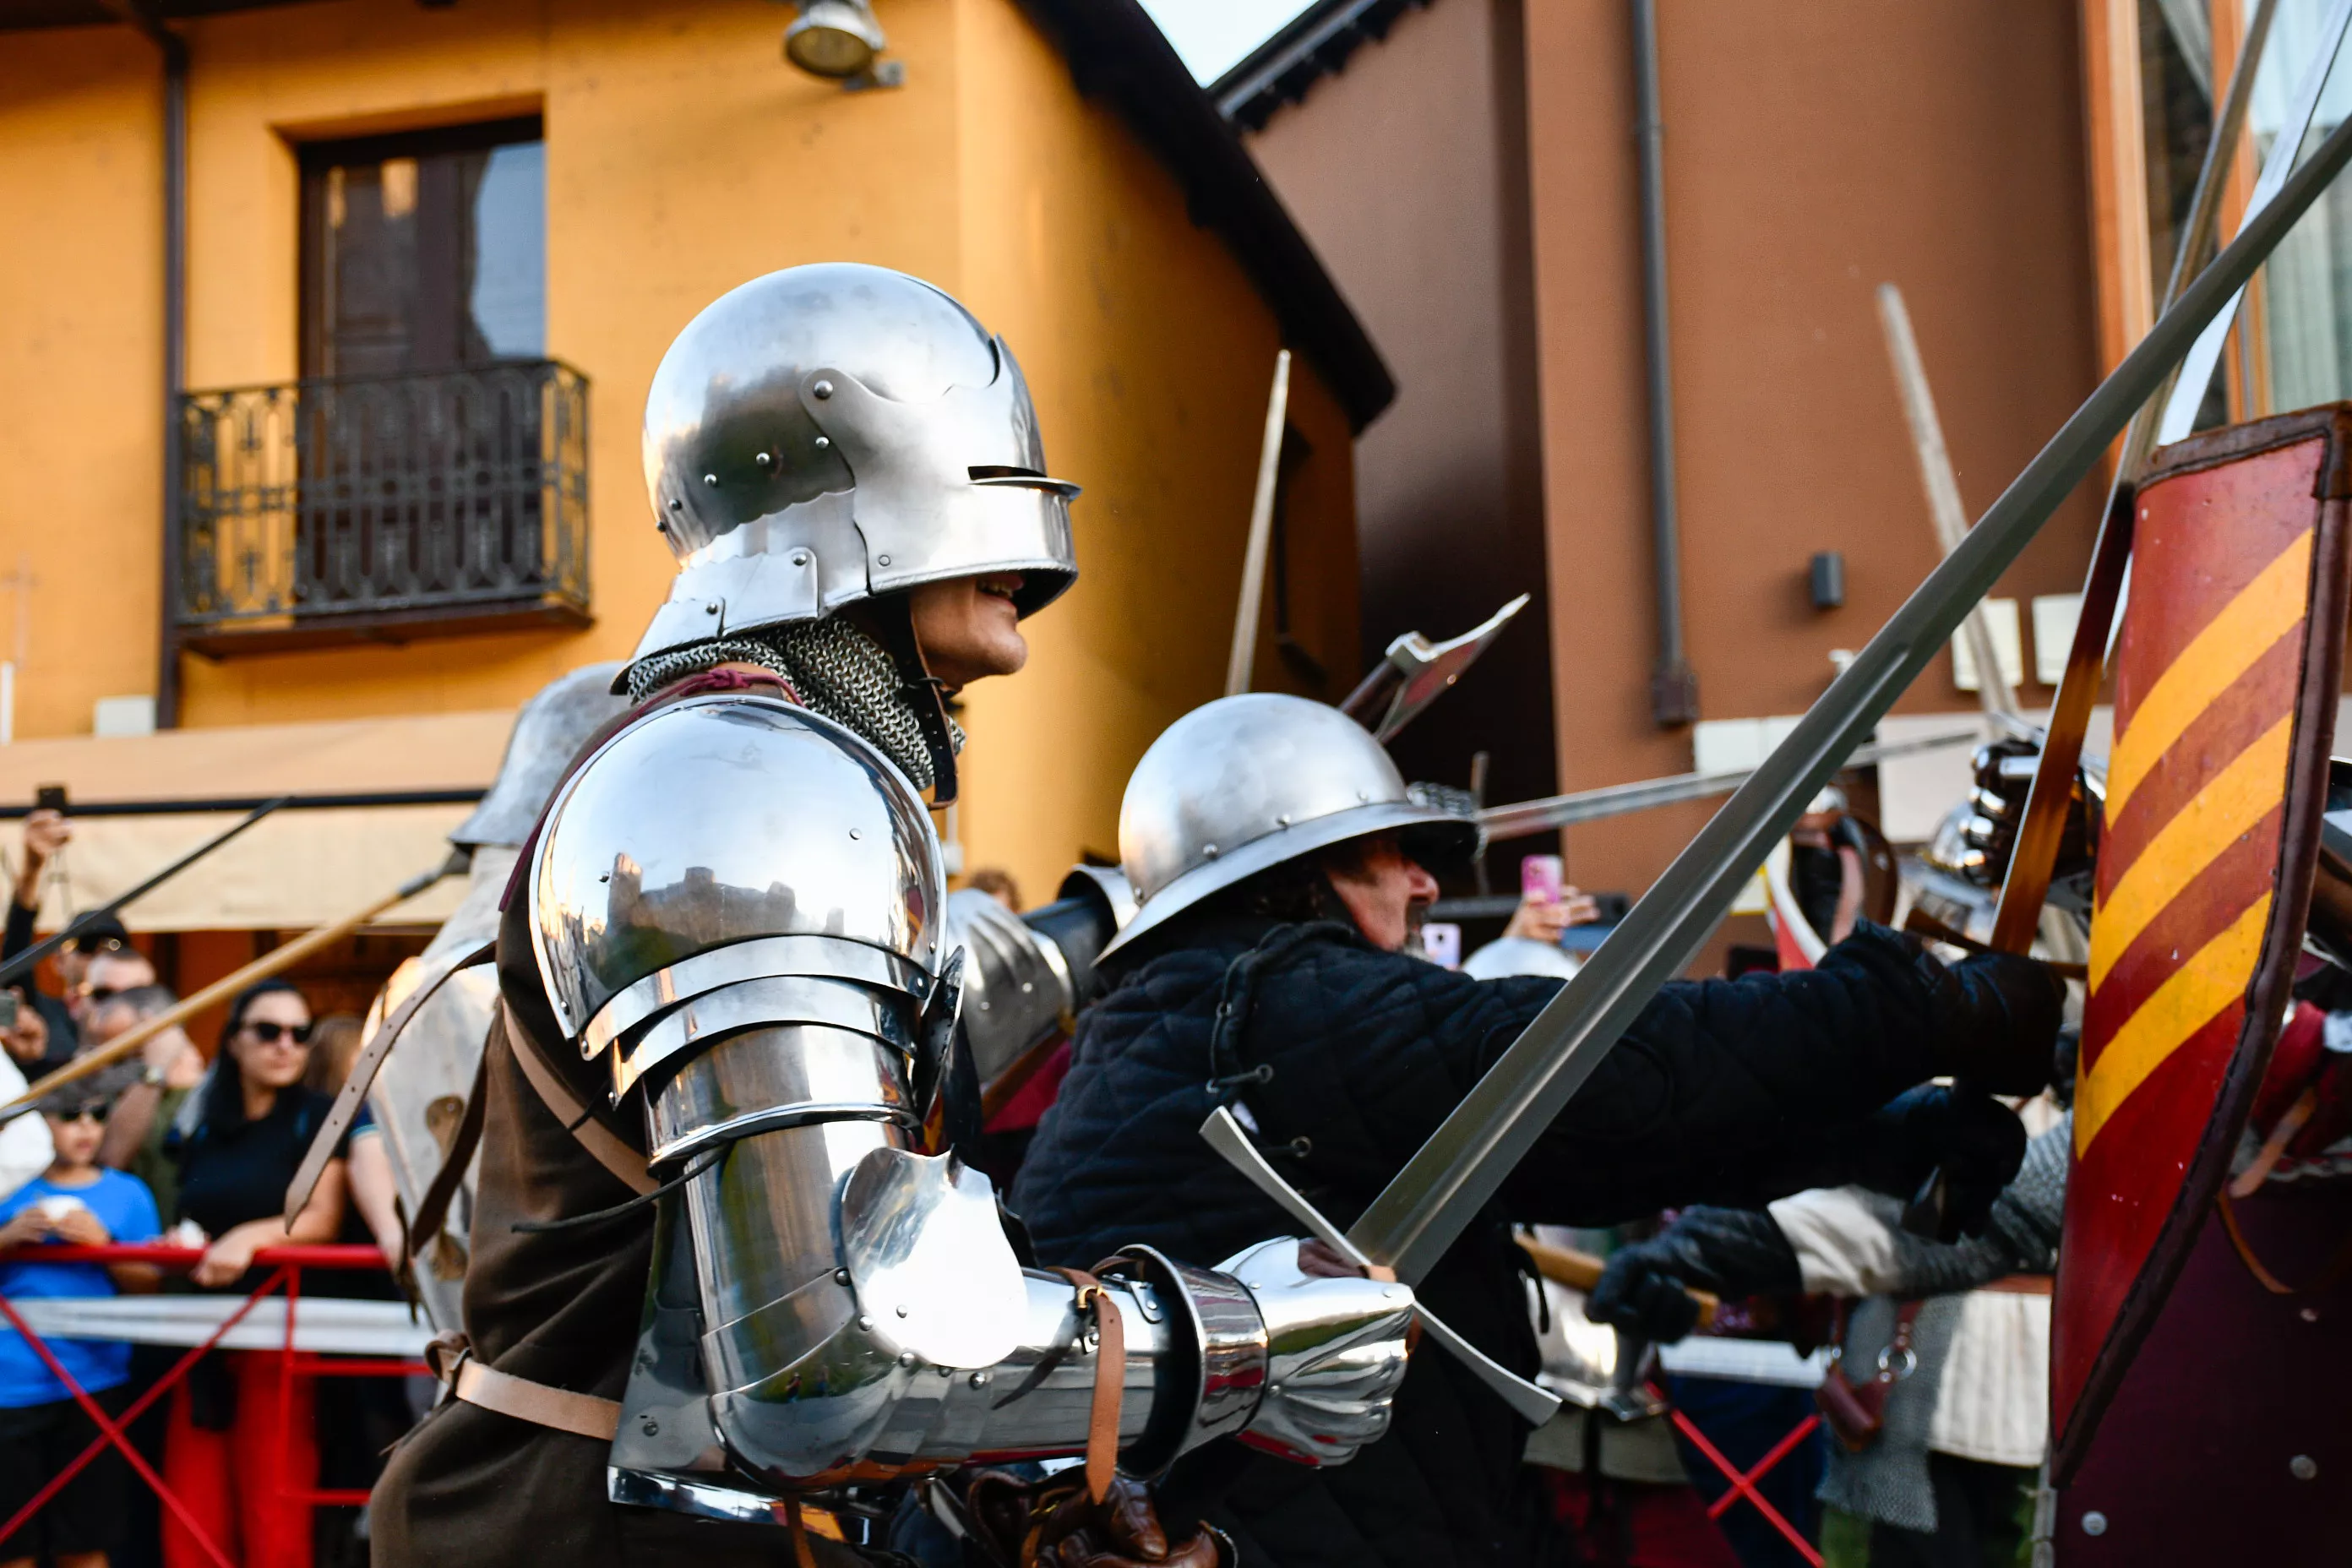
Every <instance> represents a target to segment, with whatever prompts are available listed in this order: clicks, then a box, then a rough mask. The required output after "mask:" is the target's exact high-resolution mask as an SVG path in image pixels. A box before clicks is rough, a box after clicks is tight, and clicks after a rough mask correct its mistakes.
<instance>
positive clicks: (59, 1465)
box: [0, 1083, 161, 1568]
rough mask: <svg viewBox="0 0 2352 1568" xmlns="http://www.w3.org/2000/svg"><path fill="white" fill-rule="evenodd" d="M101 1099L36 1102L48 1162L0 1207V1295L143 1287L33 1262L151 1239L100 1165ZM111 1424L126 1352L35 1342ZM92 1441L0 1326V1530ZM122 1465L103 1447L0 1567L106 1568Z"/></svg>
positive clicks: (91, 1432) (143, 1217)
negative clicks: (50, 1251) (52, 1251)
mask: <svg viewBox="0 0 2352 1568" xmlns="http://www.w3.org/2000/svg"><path fill="white" fill-rule="evenodd" d="M109 1100H110V1094H109V1093H108V1092H107V1090H106V1089H104V1088H102V1087H100V1085H98V1084H93V1083H81V1084H72V1085H68V1086H67V1087H66V1088H64V1089H58V1091H57V1092H56V1093H54V1094H52V1095H50V1096H49V1097H48V1098H47V1099H46V1100H43V1101H42V1102H41V1114H42V1116H43V1118H44V1119H45V1120H46V1121H47V1122H48V1128H49V1138H50V1141H51V1142H52V1143H53V1144H54V1145H55V1146H56V1150H57V1156H56V1158H55V1160H54V1161H52V1162H51V1163H50V1165H49V1168H48V1169H47V1171H45V1172H43V1173H41V1174H40V1175H38V1176H37V1177H35V1178H34V1179H33V1180H32V1181H30V1182H28V1183H26V1184H25V1185H24V1186H23V1187H21V1188H19V1189H17V1191H16V1192H15V1193H13V1194H9V1196H8V1197H7V1198H5V1200H0V1256H5V1255H7V1254H9V1253H11V1252H14V1253H15V1254H16V1256H15V1258H13V1259H12V1260H10V1261H7V1262H0V1296H5V1297H7V1298H8V1299H9V1300H11V1301H24V1300H32V1299H35V1298H39V1297H52V1298H54V1297H86V1296H111V1295H113V1294H114V1293H115V1292H116V1290H117V1289H125V1290H152V1289H154V1288H155V1283H156V1270H155V1268H153V1267H152V1265H147V1264H137V1263H129V1264H111V1265H109V1264H98V1263H42V1262H37V1261H34V1260H33V1259H34V1258H37V1254H38V1252H39V1250H40V1247H41V1245H42V1244H44V1243H49V1242H64V1243H70V1244H73V1245H77V1246H84V1247H95V1246H102V1245H104V1244H105V1243H108V1242H126V1243H128V1242H142V1241H152V1240H154V1239H155V1237H156V1234H157V1232H158V1231H159V1230H160V1229H161V1226H159V1225H158V1224H157V1222H156V1215H155V1200H154V1198H153V1196H152V1195H151V1194H149V1193H148V1191H147V1185H146V1184H145V1183H143V1182H142V1181H141V1180H140V1179H139V1178H138V1177H136V1176H129V1175H125V1174H123V1173H121V1172H120V1171H111V1170H108V1169H107V1168H106V1167H104V1166H102V1165H100V1163H98V1146H99V1143H100V1140H101V1139H102V1138H103V1137H104V1136H105V1132H106V1112H107V1106H108V1101H109ZM44 1343H45V1344H47V1346H48V1349H49V1352H50V1353H51V1354H52V1355H54V1356H56V1357H57V1359H58V1364H59V1365H61V1366H63V1367H64V1368H65V1369H66V1370H67V1371H68V1372H69V1373H71V1374H72V1375H73V1379H74V1381H75V1382H76V1383H78V1384H80V1385H81V1388H82V1391H83V1392H84V1393H86V1394H89V1395H91V1396H92V1398H93V1399H94V1400H95V1401H96V1402H97V1404H98V1405H100V1407H101V1408H103V1409H104V1410H106V1411H107V1413H108V1414H109V1415H110V1416H111V1415H116V1414H118V1413H120V1411H121V1408H122V1406H123V1404H124V1403H125V1396H126V1395H127V1394H128V1393H129V1390H128V1389H126V1388H125V1387H124V1384H127V1383H128V1382H129V1380H130V1377H131V1347H130V1346H129V1345H127V1344H122V1343H121V1342H113V1341H98V1340H68V1339H57V1340H44ZM96 1436H98V1427H97V1426H96V1424H95V1423H93V1422H92V1421H91V1420H90V1419H89V1416H88V1415H86V1414H84V1412H83V1411H82V1409H81V1407H80V1405H78V1404H76V1403H75V1401H74V1398H73V1395H72V1394H71V1393H70V1392H68V1389H67V1388H66V1385H65V1384H63V1383H61V1382H59V1381H58V1376H57V1374H56V1373H53V1372H51V1371H50V1370H49V1368H48V1365H47V1363H45V1362H44V1361H42V1359H41V1358H40V1356H39V1355H38V1354H37V1353H36V1352H34V1350H33V1347H32V1345H31V1344H30V1343H28V1342H26V1339H25V1337H24V1336H23V1335H22V1334H19V1333H17V1332H16V1330H15V1329H14V1328H12V1327H9V1326H7V1325H6V1324H5V1323H0V1522H5V1521H6V1520H7V1519H9V1518H11V1517H13V1516H14V1515H15V1514H16V1510H18V1509H20V1508H22V1507H23V1506H24V1505H25V1504H26V1503H27V1502H29V1501H31V1500H32V1498H33V1496H34V1494H35V1493H36V1492H38V1491H39V1490H40V1489H42V1488H43V1487H45V1486H47V1484H48V1483H49V1479H50V1478H51V1477H53V1476H55V1475H57V1474H58V1472H59V1471H60V1470H62V1469H64V1468H65V1467H66V1466H67V1465H68V1464H69V1463H71V1462H72V1460H73V1458H74V1457H75V1456H76V1455H78V1454H79V1453H80V1452H81V1451H82V1449H83V1448H84V1447H88V1446H89V1443H90V1441H91V1440H92V1439H93V1438H95V1437H96ZM128 1480H129V1467H128V1466H126V1465H125V1464H124V1463H123V1460H122V1457H121V1455H120V1454H119V1453H117V1452H116V1451H115V1450H114V1449H113V1448H112V1447H108V1448H106V1449H105V1450H103V1451H102V1452H101V1453H100V1455H99V1457H98V1458H95V1459H93V1460H92V1461H91V1462H90V1463H89V1465H87V1466H85V1467H83V1468H82V1469H81V1470H79V1472H77V1473H76V1475H75V1476H74V1479H72V1480H70V1481H68V1482H67V1483H66V1486H65V1488H64V1489H63V1490H61V1491H59V1492H58V1494H57V1495H56V1496H55V1497H53V1498H51V1499H50V1500H48V1501H47V1503H46V1504H44V1505H43V1506H42V1508H41V1510H40V1511H39V1512H37V1513H36V1514H34V1515H33V1517H32V1519H31V1520H29V1521H26V1524H25V1526H24V1528H23V1529H21V1530H19V1531H16V1534H14V1535H12V1536H10V1537H9V1538H8V1539H6V1540H5V1541H0V1568H32V1565H33V1564H34V1563H37V1561H38V1560H39V1559H41V1558H42V1557H44V1556H46V1557H47V1558H48V1559H49V1561H51V1562H53V1563H56V1565H57V1568H107V1553H108V1552H111V1551H114V1550H116V1549H117V1548H119V1547H120V1546H121V1544H122V1537H123V1516H124V1509H125V1497H126V1494H125V1487H126V1485H127V1484H128Z"/></svg>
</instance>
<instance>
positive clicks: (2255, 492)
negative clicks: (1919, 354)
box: [2051, 409, 2352, 1479]
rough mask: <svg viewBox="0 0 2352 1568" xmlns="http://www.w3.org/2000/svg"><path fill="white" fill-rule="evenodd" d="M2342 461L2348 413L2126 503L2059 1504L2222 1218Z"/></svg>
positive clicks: (2211, 452)
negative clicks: (2168, 1301)
mask: <svg viewBox="0 0 2352 1568" xmlns="http://www.w3.org/2000/svg"><path fill="white" fill-rule="evenodd" d="M2347 436H2352V413H2347V412H2346V411H2343V410H2339V409H2323V410H2318V411H2315V412H2313V413H2307V414H2297V415H2288V416H2283V417H2281V418H2277V419H2270V420H2264V421H2263V422H2261V423H2259V424H2255V425H2250V426H2241V427H2238V428H2235V429H2231V430H2224V431H2217V432H2214V433H2212V434H2210V435H2207V436H2201V437H2195V438H2193V439H2191V440H2189V441H2185V442H2182V443H2181V444H2180V445H2179V446H2177V447H2168V448H2167V449H2166V450H2165V452H2164V453H2163V454H2161V455H2160V458H2159V463H2158V467H2157V468H2156V469H2155V470H2154V471H2153V472H2152V473H2151V474H2150V475H2149V476H2148V478H2147V480H2146V481H2145V482H2144V483H2143V484H2142V486H2141V488H2140V490H2139V495H2138V500H2137V518H2136V522H2135V531H2134V534H2133V539H2132V582H2131V599H2130V605H2129V607H2128V609H2127V610H2126V613H2125V618H2124V626H2123V636H2122V639H2121V642H2120V644H2119V645H2118V647H2117V651H2116V743H2115V749H2114V752H2113V754H2112V757H2111V759H2110V763H2109V767H2108V773H2107V793H2106V816H2105V833H2104V835H2103V837H2102V839H2101V842H2100V845H2099V858H2098V876H2097V902H2096V905H2095V910H2094V912H2093V915H2092V921H2091V964H2090V993H2091V994H2090V1004H2089V1006H2088V1009H2087V1010H2086V1012H2085V1014H2084V1026H2083V1057H2082V1066H2081V1070H2080V1074H2079V1077H2078V1079H2077V1083H2076V1089H2075V1107H2074V1175H2073V1177H2072V1179H2071V1181H2070V1184H2069V1186H2068V1191H2067V1196H2066V1226H2065V1234H2064V1239H2063V1244H2062V1247H2061V1250H2060V1258H2059V1271H2058V1291H2057V1300H2056V1302H2055V1310H2054V1313H2053V1329H2052V1332H2053V1338H2052V1345H2051V1381H2052V1391H2051V1392H2052V1405H2051V1416H2052V1429H2053V1433H2054V1435H2055V1437H2056V1447H2055V1449H2054V1451H2053V1459H2054V1468H2055V1469H2056V1471H2057V1473H2058V1475H2059V1476H2060V1478H2061V1479H2063V1478H2064V1477H2065V1476H2066V1475H2068V1474H2070V1473H2071V1472H2072V1469H2073V1468H2074V1463H2075V1462H2076V1461H2077V1460H2078V1459H2079V1458H2080V1456H2081V1454H2082V1452H2083V1450H2084V1447H2085V1446H2086V1445H2087V1444H2088V1442H2089V1440H2090V1436H2091V1433H2092V1431H2093V1429H2094V1428H2095V1425H2096V1423H2097V1420H2098V1416H2099V1413H2100V1412H2101V1410H2103V1409H2104V1408H2105V1405H2106V1403H2107V1400H2108V1398H2109V1397H2110V1396H2111V1395H2112V1394H2113V1393H2114V1391H2115V1389H2116V1385H2117V1384H2118V1382H2119V1381H2120V1379H2121V1377H2122V1375H2123V1373H2124V1370H2125V1368H2126V1366H2128V1365H2129V1363H2130V1361H2131V1357H2132V1354H2133V1352H2135V1351H2136V1350H2137V1347H2138V1345H2139V1343H2140V1342H2141V1340H2142V1339H2143V1338H2144V1337H2145V1336H2146V1334H2147V1330H2148V1328H2149V1326H2150V1325H2151V1324H2152V1323H2153V1322H2154V1321H2155V1320H2156V1317H2157V1314H2158V1312H2159V1311H2160V1310H2161V1309H2162V1306H2163V1302H2164V1298H2165V1295H2166V1293H2167V1291H2168V1289H2170V1287H2171V1284H2172V1281H2173V1279H2174V1278H2175V1277H2176V1276H2177V1275H2178V1273H2179V1268H2180V1264H2181V1262H2182V1261H2183V1259H2184V1258H2185V1257H2186V1256H2187V1253H2188V1249H2189V1245H2190V1243H2191V1242H2193V1241H2194V1240H2195V1238H2196V1236H2197V1232H2198V1230H2199V1227H2200V1226H2201V1225H2202V1223H2203V1221H2204V1218H2205V1215H2206V1212H2207V1210H2208V1209H2209V1208H2210V1206H2211V1205H2212V1201H2213V1195H2214V1193H2215V1191H2216V1190H2217V1188H2218V1187H2219V1185H2220V1184H2221V1179H2222V1177H2223V1176H2224V1175H2225V1174H2226V1173H2227V1168H2228V1164H2229V1160H2230V1156H2231V1152H2232V1151H2233V1150H2234V1148H2235V1146H2236V1143H2237V1141H2238V1135H2239V1131H2240V1130H2241V1128H2242V1126H2243V1123H2244V1121H2245V1116H2246V1110H2247V1107H2248V1104H2249V1102H2250V1101H2251V1100H2252V1094H2253V1090H2254V1088H2255V1086H2256V1085H2257V1084H2258V1082H2259V1081H2260V1079H2261V1076H2262V1071H2263V1066H2264V1064H2265V1063H2266V1062H2267V1060H2268V1059H2269V1056H2270V1050H2271V1046H2272V1043H2273V1040H2274V1038H2275V1037H2276V1036H2277V1033H2278V1027H2279V1023H2280V1019H2281V1016H2282V1013H2283V1010H2284V1006H2285V1003H2286V994H2287V987H2288V985H2289V984H2290V983H2291V982H2292V980H2293V978H2294V964H2295V961H2296V958H2297V955H2298V954H2299V952H2300V950H2301V946H2302V937H2303V922H2304V917H2305V911H2306V910H2307V909H2308V906H2309V900H2310V893H2311V882H2312V875H2313V869H2314V866H2315V853H2316V843H2317V836H2318V826H2319V814H2320V811H2321V810H2322V808H2323V805H2324V803H2325V798H2326V773H2327V748H2328V743H2329V741H2330V738H2331V735H2332V733H2333V731H2334V727H2335V716H2336V692H2337V689H2338V683H2339V680H2340V677H2341V667H2342V646H2343V633H2344V617H2345V610H2346V604H2345V600H2346V585H2345V569H2344V561H2345V555H2344V545H2343V539H2342V535H2343V531H2344V510H2345V502H2344V501H2343V500H2340V499H2333V498H2335V497H2336V495H2337V494H2338V492H2340V491H2342V490H2343V489H2345V488H2346V487H2345V484H2344V478H2345V476H2344V473H2343V469H2344V467H2345V465H2346V463H2347V460H2352V446H2347Z"/></svg>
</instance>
